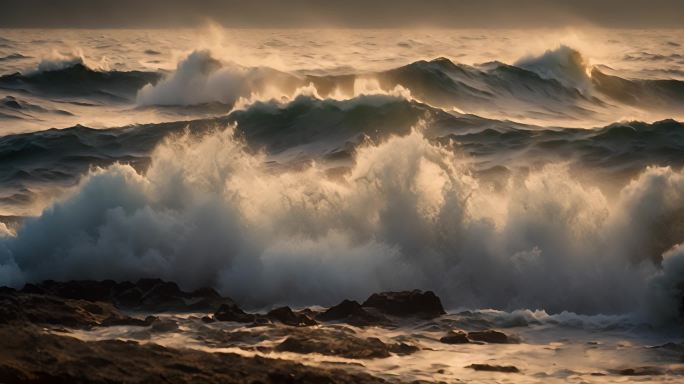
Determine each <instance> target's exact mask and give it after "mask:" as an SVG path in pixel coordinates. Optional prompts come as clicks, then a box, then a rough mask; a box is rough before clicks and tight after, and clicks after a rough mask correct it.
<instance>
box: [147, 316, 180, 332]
mask: <svg viewBox="0 0 684 384" xmlns="http://www.w3.org/2000/svg"><path fill="white" fill-rule="evenodd" d="M150 330H151V331H152V332H158V333H167V332H173V331H177V330H178V323H176V322H175V321H173V320H170V319H156V320H155V321H153V322H152V326H151V327H150Z"/></svg>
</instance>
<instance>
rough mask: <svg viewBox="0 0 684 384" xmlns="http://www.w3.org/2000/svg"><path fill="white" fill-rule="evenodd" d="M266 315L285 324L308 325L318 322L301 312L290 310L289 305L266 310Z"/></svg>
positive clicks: (294, 325)
mask: <svg viewBox="0 0 684 384" xmlns="http://www.w3.org/2000/svg"><path fill="white" fill-rule="evenodd" d="M266 317H267V318H269V319H271V320H272V321H279V322H281V323H283V324H285V325H289V326H293V327H308V326H312V325H316V324H318V323H317V322H316V320H313V319H312V318H310V317H309V316H307V315H305V314H303V313H294V312H292V310H291V309H290V307H280V308H276V309H274V310H272V311H270V312H268V314H266Z"/></svg>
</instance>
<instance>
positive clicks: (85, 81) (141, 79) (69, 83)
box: [0, 58, 160, 102]
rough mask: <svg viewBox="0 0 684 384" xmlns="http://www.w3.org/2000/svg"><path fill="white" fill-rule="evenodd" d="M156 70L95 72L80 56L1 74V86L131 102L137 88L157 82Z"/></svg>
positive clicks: (16, 89)
mask: <svg viewBox="0 0 684 384" xmlns="http://www.w3.org/2000/svg"><path fill="white" fill-rule="evenodd" d="M159 78H160V75H159V74H158V73H155V72H140V71H131V72H119V71H108V72H107V71H96V70H92V69H90V68H88V67H87V66H86V65H85V64H84V63H83V61H82V59H80V58H76V59H70V60H66V61H43V62H41V64H40V65H39V66H38V69H37V70H36V71H33V72H28V73H26V74H22V73H14V74H11V75H5V76H1V77H0V89H5V90H14V91H24V92H30V93H32V94H36V95H40V96H48V97H62V96H63V97H80V98H85V99H91V100H98V101H103V102H122V101H130V100H132V99H134V98H135V95H136V93H137V91H138V90H139V89H140V88H142V87H143V86H145V85H146V84H149V83H154V82H156V81H158V80H159Z"/></svg>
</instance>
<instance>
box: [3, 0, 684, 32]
mask: <svg viewBox="0 0 684 384" xmlns="http://www.w3.org/2000/svg"><path fill="white" fill-rule="evenodd" d="M206 20H213V21H215V22H219V23H221V24H223V25H225V26H229V27H230V26H233V27H307V26H309V27H319V26H330V27H403V26H410V27H413V26H418V27H420V26H428V27H429V26H433V27H457V28H458V27H462V28H468V27H488V28H494V27H523V28H524V27H549V26H551V27H552V26H569V25H586V24H589V25H597V26H603V27H632V28H654V27H665V28H672V27H684V0H328V1H323V0H194V1H193V0H119V1H116V0H0V27H70V28H73V27H173V26H194V25H197V24H199V23H203V22H205V21H206Z"/></svg>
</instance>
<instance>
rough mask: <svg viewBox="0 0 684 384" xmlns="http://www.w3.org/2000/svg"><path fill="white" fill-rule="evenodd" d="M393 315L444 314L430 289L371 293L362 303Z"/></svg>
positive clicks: (434, 315)
mask: <svg viewBox="0 0 684 384" xmlns="http://www.w3.org/2000/svg"><path fill="white" fill-rule="evenodd" d="M362 306H363V307H371V308H376V309H377V310H379V311H380V312H382V313H385V314H388V315H393V316H401V317H405V316H416V317H422V318H435V317H438V316H441V315H443V314H445V313H446V312H445V311H444V308H443V307H442V302H441V301H440V299H439V297H437V295H435V294H434V293H433V292H432V291H427V292H423V291H419V290H414V291H403V292H382V293H375V294H373V295H371V296H370V297H369V298H368V299H367V300H366V301H365V302H364V303H363V305H362Z"/></svg>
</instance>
